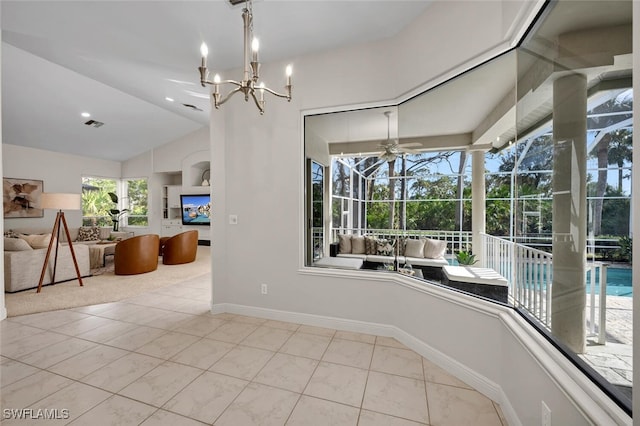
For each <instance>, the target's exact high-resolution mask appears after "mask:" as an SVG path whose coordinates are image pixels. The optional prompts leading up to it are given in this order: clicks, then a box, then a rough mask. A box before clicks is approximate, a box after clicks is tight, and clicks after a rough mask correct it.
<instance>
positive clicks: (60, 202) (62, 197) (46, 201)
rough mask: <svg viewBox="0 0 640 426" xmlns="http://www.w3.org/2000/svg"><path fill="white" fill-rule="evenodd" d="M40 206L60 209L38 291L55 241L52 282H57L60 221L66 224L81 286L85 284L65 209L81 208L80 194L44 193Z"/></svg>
mask: <svg viewBox="0 0 640 426" xmlns="http://www.w3.org/2000/svg"><path fill="white" fill-rule="evenodd" d="M40 207H42V209H53V210H58V212H57V214H56V221H55V222H54V223H53V231H51V238H50V240H49V248H47V255H46V256H45V258H44V265H42V273H41V274H40V283H38V291H37V293H40V290H42V282H43V281H44V274H45V273H46V272H47V264H48V263H49V255H50V254H51V248H52V247H53V244H54V242H55V244H56V254H55V256H54V257H53V275H52V277H51V283H52V284H53V283H55V282H56V266H57V263H58V247H59V244H58V242H59V241H60V223H62V225H63V226H64V232H65V235H66V236H67V242H68V243H69V250H71V257H72V258H73V265H74V266H75V268H76V274H77V275H78V281H79V282H80V287H82V286H83V284H82V278H81V277H80V268H78V261H77V260H76V253H75V252H74V251H73V244H71V236H70V235H69V227H68V226H67V220H66V219H65V218H64V211H63V210H80V194H57V193H46V192H43V193H42V197H41V198H40Z"/></svg>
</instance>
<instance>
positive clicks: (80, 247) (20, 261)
mask: <svg viewBox="0 0 640 426" xmlns="http://www.w3.org/2000/svg"><path fill="white" fill-rule="evenodd" d="M99 229H100V237H101V238H102V237H104V239H106V238H108V237H109V235H110V232H109V231H110V230H109V228H99ZM8 232H10V233H13V234H18V235H28V236H30V237H33V238H29V237H27V238H26V239H24V238H7V237H6V235H7V233H5V240H4V241H5V250H4V290H5V292H8V293H14V292H16V291H21V290H27V289H31V288H35V287H37V286H38V283H39V281H40V274H41V272H42V265H43V264H44V259H45V256H46V254H47V246H48V241H49V240H48V238H46V236H47V235H48V234H50V233H51V229H47V230H44V229H26V228H25V229H13V230H11V231H8ZM79 233H80V229H79V228H69V235H70V237H71V239H72V241H73V250H74V253H75V255H76V261H77V262H78V269H79V270H80V276H82V277H85V276H89V275H90V274H91V269H90V259H89V245H90V244H96V243H97V242H98V240H94V241H77V238H78V234H79ZM63 234H64V232H61V233H60V244H59V246H58V260H57V264H56V277H55V279H56V282H61V281H67V280H71V279H75V278H77V275H76V270H75V267H74V265H73V259H72V257H71V251H70V250H69V245H68V244H67V238H66V235H63ZM28 240H32V241H31V242H32V243H33V241H37V243H34V246H31V245H30V244H29V242H27V241H28ZM54 256H55V246H54V247H53V248H52V250H51V253H50V255H49V264H48V266H47V270H46V272H45V277H44V281H43V284H51V282H52V278H53V264H54Z"/></svg>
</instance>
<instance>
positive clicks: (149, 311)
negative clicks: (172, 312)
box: [117, 305, 167, 325]
mask: <svg viewBox="0 0 640 426" xmlns="http://www.w3.org/2000/svg"><path fill="white" fill-rule="evenodd" d="M129 306H131V307H132V308H133V309H131V312H129V313H127V315H118V316H117V318H118V319H119V320H120V321H126V322H132V323H134V324H138V325H143V324H148V323H152V322H154V321H155V320H157V319H160V318H163V317H164V316H165V315H166V313H167V311H166V310H164V309H159V308H154V307H152V306H135V305H129Z"/></svg>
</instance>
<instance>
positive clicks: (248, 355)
mask: <svg viewBox="0 0 640 426" xmlns="http://www.w3.org/2000/svg"><path fill="white" fill-rule="evenodd" d="M273 355H274V352H271V351H267V350H264V349H258V348H250V347H248V346H236V347H235V348H233V349H231V350H230V351H229V352H228V353H227V354H226V355H225V356H223V357H222V358H221V359H220V360H219V361H218V362H216V363H215V364H213V365H212V366H211V368H209V370H210V371H215V372H216V373H221V374H226V375H229V376H233V377H237V378H240V379H244V380H251V379H253V378H254V377H255V376H256V374H258V372H259V371H260V370H261V369H262V367H264V366H265V364H266V363H267V362H269V360H270V359H271V357H273Z"/></svg>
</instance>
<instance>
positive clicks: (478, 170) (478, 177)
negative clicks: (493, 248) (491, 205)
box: [471, 151, 487, 265]
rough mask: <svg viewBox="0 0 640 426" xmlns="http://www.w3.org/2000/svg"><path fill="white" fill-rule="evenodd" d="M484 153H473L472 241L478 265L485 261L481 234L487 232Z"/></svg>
mask: <svg viewBox="0 0 640 426" xmlns="http://www.w3.org/2000/svg"><path fill="white" fill-rule="evenodd" d="M484 155H485V152H484V151H473V152H472V153H471V232H472V235H471V241H472V247H473V254H475V256H476V259H477V260H478V264H479V265H482V261H483V259H484V246H483V245H482V238H481V236H480V234H482V233H484V232H485V231H486V210H487V206H486V195H485V177H484Z"/></svg>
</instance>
